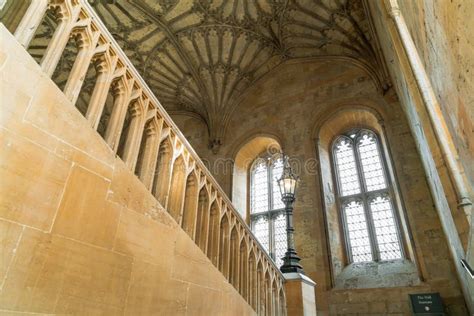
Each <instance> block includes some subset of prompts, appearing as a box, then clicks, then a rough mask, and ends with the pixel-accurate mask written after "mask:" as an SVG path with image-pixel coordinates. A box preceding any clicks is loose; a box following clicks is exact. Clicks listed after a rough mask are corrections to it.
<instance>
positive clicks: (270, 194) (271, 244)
mask: <svg viewBox="0 0 474 316" xmlns="http://www.w3.org/2000/svg"><path fill="white" fill-rule="evenodd" d="M271 174H272V166H271V163H270V162H268V167H267V187H268V251H269V252H270V257H271V258H273V260H275V251H274V249H275V247H274V240H273V239H274V238H273V237H274V234H273V216H272V212H271V209H272V201H273V190H272V181H271V179H272V176H271Z"/></svg>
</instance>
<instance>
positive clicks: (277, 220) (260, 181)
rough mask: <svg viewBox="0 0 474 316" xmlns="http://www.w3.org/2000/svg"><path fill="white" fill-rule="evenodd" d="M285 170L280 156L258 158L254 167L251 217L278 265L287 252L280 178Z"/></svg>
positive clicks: (261, 239)
mask: <svg viewBox="0 0 474 316" xmlns="http://www.w3.org/2000/svg"><path fill="white" fill-rule="evenodd" d="M282 172H283V160H282V159H281V158H280V157H265V158H258V159H256V160H255V162H254V163H253V165H252V168H251V170H250V218H251V227H252V231H253V233H254V234H255V237H256V238H257V240H258V241H259V242H260V244H261V245H262V246H263V247H264V248H265V250H266V251H267V252H268V254H269V255H270V257H271V258H273V260H274V261H275V263H276V264H277V265H278V266H281V265H282V264H283V261H282V260H281V258H282V257H283V256H284V255H285V252H286V247H287V245H286V216H285V213H284V207H285V205H284V204H283V202H282V201H281V195H280V189H279V187H278V182H277V179H279V178H280V177H281V174H282Z"/></svg>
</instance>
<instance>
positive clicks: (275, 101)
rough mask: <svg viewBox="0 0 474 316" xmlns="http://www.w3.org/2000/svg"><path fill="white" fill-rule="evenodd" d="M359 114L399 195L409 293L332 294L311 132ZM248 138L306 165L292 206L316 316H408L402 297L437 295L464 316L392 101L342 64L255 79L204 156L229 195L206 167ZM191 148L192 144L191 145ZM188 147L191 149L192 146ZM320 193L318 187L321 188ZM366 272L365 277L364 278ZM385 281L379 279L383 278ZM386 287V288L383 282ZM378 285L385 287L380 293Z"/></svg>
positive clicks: (287, 69)
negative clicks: (264, 140) (377, 141)
mask: <svg viewBox="0 0 474 316" xmlns="http://www.w3.org/2000/svg"><path fill="white" fill-rule="evenodd" d="M344 107H349V108H350V107H366V108H369V109H372V110H374V111H377V112H378V113H380V115H381V116H382V118H383V123H384V125H385V129H386V136H387V143H388V144H389V145H390V148H389V149H390V151H391V154H392V158H393V164H394V169H395V171H396V174H397V177H398V180H399V187H400V191H401V192H400V193H401V196H402V198H403V200H404V204H405V211H406V215H407V219H408V226H409V229H410V232H411V235H412V237H411V238H412V241H411V242H412V243H413V246H414V249H416V251H415V253H416V257H417V260H418V269H419V274H420V278H421V280H422V282H421V283H420V285H417V286H411V287H409V286H406V287H387V288H371V289H334V287H333V281H332V276H331V269H330V263H329V258H330V257H331V256H332V254H331V253H330V252H329V250H328V243H327V238H328V235H327V234H326V226H325V218H324V211H325V210H323V207H322V205H323V203H322V200H321V199H322V197H321V194H320V185H321V184H320V177H319V174H318V171H317V162H316V163H312V162H311V161H310V160H311V159H315V158H316V159H317V158H318V157H317V156H316V139H315V137H316V135H314V131H313V130H314V128H315V125H316V124H317V123H318V121H320V120H321V118H322V117H324V115H325V114H326V113H328V112H329V111H335V110H337V109H338V108H341V109H342V108H344ZM256 135H274V136H275V138H276V139H279V140H281V142H282V144H281V145H282V147H283V149H284V151H285V152H286V153H287V154H288V155H290V156H291V157H293V158H296V159H297V160H298V161H300V162H302V163H305V162H306V161H310V162H309V165H308V168H309V169H310V170H312V172H301V173H300V176H301V182H300V187H299V190H298V193H297V194H298V196H297V201H296V205H295V215H294V217H295V229H296V237H295V238H296V247H297V251H298V253H299V255H300V256H301V257H302V265H303V267H304V269H305V271H306V273H307V275H308V276H309V277H310V278H312V279H313V280H314V281H315V282H316V283H317V286H316V290H317V293H316V303H317V308H318V313H319V314H320V315H327V314H328V313H330V314H331V315H336V314H341V315H348V314H360V315H368V314H392V313H393V314H405V315H409V314H410V309H409V304H408V293H423V292H431V291H434V292H440V293H441V296H442V298H443V300H444V303H445V304H446V306H447V308H448V311H449V312H450V313H451V314H453V315H463V314H465V313H466V310H465V306H464V300H463V297H462V294H461V291H460V288H459V284H458V282H457V278H456V274H455V271H454V268H453V262H452V260H451V257H450V254H449V251H448V246H447V243H446V239H445V237H444V234H443V231H442V227H441V225H440V220H439V217H438V214H437V212H436V210H435V208H434V206H433V200H432V198H431V194H430V191H429V189H428V186H427V183H426V179H425V174H424V171H423V168H422V165H421V162H420V158H419V155H418V153H417V150H416V146H415V142H414V140H413V138H412V136H411V132H410V129H409V127H408V124H407V120H406V119H405V116H404V113H403V111H402V109H401V107H400V104H399V103H398V100H397V98H396V96H394V93H393V92H391V93H388V94H387V95H386V96H385V97H383V96H382V95H381V94H380V93H379V92H377V91H376V89H375V87H374V85H373V83H372V82H371V80H370V79H369V78H368V76H367V75H366V73H365V72H364V71H363V70H361V69H360V68H358V67H354V66H352V65H351V64H350V63H349V62H331V61H326V62H322V61H306V62H300V63H291V64H285V65H282V66H280V67H279V68H278V69H276V70H275V71H273V72H272V73H270V74H269V75H268V76H266V77H265V78H263V79H262V80H261V81H260V82H259V83H258V84H257V85H256V86H254V87H253V89H252V90H251V91H250V92H249V93H248V94H247V95H246V97H245V98H244V99H243V100H242V102H241V104H240V105H239V107H238V109H237V110H236V112H235V113H234V116H233V119H232V121H231V122H230V125H229V127H228V130H227V133H226V138H225V141H224V145H223V146H222V147H221V149H220V151H219V153H218V154H217V155H212V154H211V153H210V152H209V153H207V154H208V156H205V157H204V158H205V159H209V160H210V161H211V171H213V172H215V176H216V178H217V179H219V181H221V185H222V186H223V187H224V189H225V190H229V191H230V187H231V179H232V176H231V172H232V171H231V170H227V171H226V172H222V171H221V170H219V169H213V168H212V165H213V164H212V162H213V161H214V162H215V161H219V160H222V159H228V158H232V157H233V155H234V154H235V152H236V149H238V148H239V147H240V146H241V145H242V144H244V143H245V142H246V141H248V140H250V139H252V137H254V136H256ZM194 141H198V140H197V139H195V140H194ZM193 145H194V144H193ZM323 185H325V184H323ZM370 273H373V271H369V270H367V274H370ZM390 277H393V275H392V276H390V275H387V276H386V278H390ZM387 283H388V284H389V285H390V282H387ZM387 283H385V285H387Z"/></svg>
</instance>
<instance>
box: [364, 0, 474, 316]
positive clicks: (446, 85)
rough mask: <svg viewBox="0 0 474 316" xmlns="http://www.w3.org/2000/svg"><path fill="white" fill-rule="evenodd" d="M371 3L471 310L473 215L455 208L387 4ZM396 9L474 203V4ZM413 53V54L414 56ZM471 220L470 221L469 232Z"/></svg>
mask: <svg viewBox="0 0 474 316" xmlns="http://www.w3.org/2000/svg"><path fill="white" fill-rule="evenodd" d="M394 3H396V2H394ZM369 4H370V9H371V14H372V17H373V21H374V25H375V29H376V31H377V35H378V38H379V40H380V43H381V48H382V50H383V54H384V57H385V60H386V63H387V66H388V69H389V71H390V74H391V77H392V81H393V84H394V87H395V89H396V90H397V93H398V95H399V97H400V100H401V104H402V106H403V108H404V109H405V113H406V115H407V117H408V119H409V120H410V122H411V123H410V125H411V128H412V133H413V134H414V135H415V139H416V143H417V147H418V150H419V151H420V152H421V153H422V157H423V165H424V168H425V170H426V174H427V177H428V181H429V184H430V186H431V188H432V194H433V196H434V202H435V204H436V205H437V209H438V211H439V214H440V216H442V217H443V223H444V224H443V226H444V233H445V235H446V236H449V239H450V241H449V247H450V250H451V252H452V256H453V258H454V260H455V263H456V265H457V269H458V270H459V271H460V272H459V275H460V279H461V280H463V283H464V288H465V292H466V294H465V295H466V297H468V298H470V305H471V309H472V308H474V307H472V306H473V304H474V302H473V301H472V298H473V297H474V295H473V293H474V281H473V280H472V279H471V278H470V277H469V276H468V274H467V272H465V270H464V268H462V266H461V264H460V260H461V259H464V258H467V260H468V261H469V262H470V264H471V265H473V264H474V222H473V221H472V216H473V215H472V214H470V215H469V207H465V208H464V210H463V208H462V207H460V206H459V205H458V203H457V200H458V198H457V196H456V192H455V190H454V185H453V181H452V180H451V179H450V176H449V171H448V170H447V167H446V165H447V163H446V161H445V159H443V157H442V154H441V152H440V149H439V144H438V139H437V138H436V136H435V134H434V132H433V126H432V124H431V123H430V120H429V118H428V116H427V112H426V110H425V105H424V100H423V99H422V98H421V95H420V91H419V87H418V85H417V84H416V81H415V78H414V76H413V71H412V69H411V67H410V65H409V63H408V57H407V55H406V52H405V51H404V48H403V45H402V42H401V40H400V35H399V32H398V31H397V30H396V27H395V24H394V21H393V20H392V19H391V17H390V16H389V13H388V10H387V7H390V5H388V1H387V2H386V3H385V4H386V5H387V6H385V5H384V2H382V1H373V2H369ZM398 4H399V7H400V11H399V12H398V10H395V11H396V12H397V13H399V14H400V15H401V16H402V17H403V19H404V21H405V22H406V24H407V27H408V31H409V33H410V36H411V38H412V39H413V42H414V45H415V50H416V54H418V55H419V56H420V59H421V64H422V65H421V66H422V67H423V68H424V70H425V71H426V73H427V75H428V77H429V82H430V85H431V86H432V88H433V91H434V94H435V95H436V101H437V102H439V104H440V108H441V113H440V114H441V115H443V117H444V118H445V121H446V124H447V127H448V129H449V132H450V133H449V134H450V137H451V138H452V140H451V141H450V143H449V144H450V145H454V147H456V150H457V152H458V153H459V164H460V165H461V166H462V167H464V171H465V175H466V182H467V183H466V186H467V189H468V190H470V191H471V192H470V198H471V200H472V199H473V192H472V188H473V184H472V183H473V179H474V178H473V172H472V168H473V164H472V160H473V159H474V153H473V151H472V142H473V140H474V134H473V133H474V130H473V127H472V122H473V109H474V107H473V98H472V92H471V90H472V84H473V82H474V80H473V78H474V75H473V73H472V65H473V63H474V51H473V46H472V43H471V40H470V38H471V36H470V31H469V30H470V28H469V25H472V19H471V15H472V11H473V4H472V3H471V2H469V1H467V2H466V1H428V2H419V1H418V2H417V1H398ZM410 54H411V56H413V55H415V53H414V52H410ZM468 194H469V193H468ZM448 204H449V205H448ZM463 211H464V212H463ZM469 217H470V218H469ZM468 219H471V222H470V226H471V227H469V222H468ZM459 239H460V240H459ZM471 312H472V310H471Z"/></svg>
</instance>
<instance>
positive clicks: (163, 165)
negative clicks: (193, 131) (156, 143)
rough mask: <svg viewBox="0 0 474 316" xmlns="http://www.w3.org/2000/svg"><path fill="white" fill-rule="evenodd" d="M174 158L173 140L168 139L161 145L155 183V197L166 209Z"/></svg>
mask: <svg viewBox="0 0 474 316" xmlns="http://www.w3.org/2000/svg"><path fill="white" fill-rule="evenodd" d="M172 157H173V146H172V143H171V139H170V138H169V137H166V138H165V139H164V140H163V141H162V142H161V143H160V147H159V151H158V162H157V165H156V170H155V179H154V183H153V190H152V192H153V195H154V196H155V197H156V198H157V200H158V201H159V202H160V203H161V205H162V206H163V207H164V208H166V203H167V201H168V192H169V186H170V173H171V162H172Z"/></svg>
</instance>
